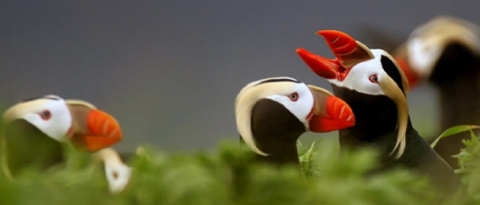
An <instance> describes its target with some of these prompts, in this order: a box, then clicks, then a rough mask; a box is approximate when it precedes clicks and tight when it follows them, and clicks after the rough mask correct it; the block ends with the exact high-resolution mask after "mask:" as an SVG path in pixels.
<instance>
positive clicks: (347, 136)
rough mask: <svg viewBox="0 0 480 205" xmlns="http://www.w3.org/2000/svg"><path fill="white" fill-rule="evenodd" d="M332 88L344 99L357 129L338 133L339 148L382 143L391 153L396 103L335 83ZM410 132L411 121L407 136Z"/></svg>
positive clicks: (396, 118) (394, 134)
mask: <svg viewBox="0 0 480 205" xmlns="http://www.w3.org/2000/svg"><path fill="white" fill-rule="evenodd" d="M332 88H333V93H334V94H335V96H337V97H339V98H341V99H342V100H344V101H345V102H346V103H347V104H348V105H349V106H350V107H351V108H352V111H353V113H354V115H355V126H353V127H350V128H346V129H342V130H340V131H339V134H340V138H339V141H340V145H341V146H342V147H357V146H360V147H361V146H363V145H365V144H371V145H374V144H381V145H382V146H381V147H382V148H385V149H387V150H386V151H391V150H392V149H393V147H394V146H395V142H396V140H397V121H398V117H397V115H398V113H397V107H396V105H395V103H394V102H393V101H392V100H391V99H390V98H388V97H387V96H384V95H367V94H363V93H360V92H357V91H355V90H350V89H348V88H342V87H338V86H336V85H333V84H332ZM411 129H412V126H411V124H410V119H409V122H408V125H407V133H408V132H409V131H410V130H411ZM385 144H388V145H387V146H385Z"/></svg>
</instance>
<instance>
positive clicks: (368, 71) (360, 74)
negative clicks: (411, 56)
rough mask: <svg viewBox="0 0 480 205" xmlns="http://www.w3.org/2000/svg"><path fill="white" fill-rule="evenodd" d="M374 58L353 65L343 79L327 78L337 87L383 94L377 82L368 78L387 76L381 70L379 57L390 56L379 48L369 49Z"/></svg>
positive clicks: (371, 93)
mask: <svg viewBox="0 0 480 205" xmlns="http://www.w3.org/2000/svg"><path fill="white" fill-rule="evenodd" d="M371 51H372V53H373V55H374V58H373V59H371V60H368V61H364V62H361V63H359V64H357V65H355V66H353V67H352V68H351V70H350V72H349V73H348V74H347V76H346V77H345V79H343V81H339V80H337V79H328V81H329V82H330V83H332V84H334V85H337V86H339V87H344V88H348V89H350V90H355V91H357V92H360V93H365V94H369V95H385V93H384V92H383V91H382V88H381V87H380V85H379V84H378V83H374V82H372V81H371V80H370V78H371V77H372V76H374V75H376V77H377V78H378V81H380V79H381V78H389V76H388V74H387V73H386V72H385V70H383V68H382V67H383V66H382V62H381V57H382V55H384V56H390V55H389V54H388V53H387V52H385V51H384V50H381V49H371Z"/></svg>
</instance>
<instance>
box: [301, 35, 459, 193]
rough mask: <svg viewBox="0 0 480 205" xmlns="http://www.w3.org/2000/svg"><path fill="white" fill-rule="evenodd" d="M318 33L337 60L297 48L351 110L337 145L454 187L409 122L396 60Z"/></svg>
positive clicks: (454, 180) (453, 177) (348, 40)
mask: <svg viewBox="0 0 480 205" xmlns="http://www.w3.org/2000/svg"><path fill="white" fill-rule="evenodd" d="M318 34H319V35H321V36H323V37H324V38H325V40H326V42H327V44H328V45H329V47H330V48H331V49H332V50H333V52H334V54H335V56H336V57H337V58H336V59H333V60H332V59H327V58H324V57H321V56H318V55H316V54H313V53H310V52H309V51H307V50H305V49H303V48H299V49H297V50H296V52H297V53H298V54H299V55H300V57H301V58H302V59H303V60H304V61H305V63H306V64H307V65H308V66H309V67H310V68H311V69H312V70H313V71H314V72H315V73H316V74H317V75H319V76H320V77H323V78H325V79H327V80H328V81H329V82H330V84H331V85H332V88H333V93H334V94H335V96H337V97H339V98H341V99H342V100H344V101H345V102H347V104H348V105H349V106H350V107H351V108H352V110H353V114H354V115H355V119H356V124H355V126H353V127H349V128H346V129H343V130H340V131H339V134H340V137H339V140H340V146H341V147H342V149H344V148H357V147H364V146H373V147H376V148H377V149H379V150H380V151H381V152H382V153H383V154H382V155H381V156H382V158H381V161H380V165H381V167H380V170H383V169H388V168H392V167H395V166H403V167H406V168H409V169H412V170H415V171H417V172H419V173H422V174H425V175H426V176H428V177H429V178H430V179H431V181H432V182H434V183H436V184H437V185H439V186H441V187H443V188H446V189H453V188H456V187H458V186H459V185H460V184H461V181H460V179H459V178H458V176H457V175H456V174H455V173H454V172H453V170H452V168H451V167H450V166H449V165H448V164H447V163H446V162H445V161H444V160H443V159H442V158H441V157H440V156H438V154H437V153H436V152H435V151H434V150H433V149H432V148H431V147H430V145H429V144H428V143H427V142H426V141H425V140H424V139H423V138H422V137H420V136H419V135H418V133H417V131H416V130H415V129H414V128H413V127H412V125H411V123H410V119H409V114H408V104H407V99H406V93H407V92H408V82H407V79H406V78H405V76H404V74H403V72H402V71H401V70H400V68H399V67H398V65H397V63H396V62H395V60H394V59H393V58H392V57H391V56H390V55H389V54H388V53H387V52H385V51H384V50H380V49H371V50H370V49H369V48H368V47H367V46H365V45H363V44H362V43H360V42H358V41H356V40H355V39H353V38H352V37H350V36H348V35H347V34H345V33H342V32H339V31H335V30H323V31H320V32H318Z"/></svg>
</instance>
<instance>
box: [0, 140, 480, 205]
mask: <svg viewBox="0 0 480 205" xmlns="http://www.w3.org/2000/svg"><path fill="white" fill-rule="evenodd" d="M333 143H335V142H328V141H326V140H325V141H315V142H313V143H312V144H311V145H308V146H304V145H302V144H301V143H299V144H298V146H297V148H298V152H299V156H300V162H301V169H299V168H298V167H288V166H287V167H282V168H278V167H270V166H268V165H264V164H259V163H255V162H253V159H254V158H253V156H254V155H253V153H252V152H251V151H250V150H249V149H248V148H247V147H246V146H242V145H239V144H238V143H237V142H223V143H221V144H220V145H219V146H218V148H217V149H215V150H211V151H196V152H193V153H189V152H185V153H167V152H162V151H159V150H157V149H155V148H153V147H146V146H143V147H139V148H138V149H137V150H136V152H135V155H134V156H133V157H132V158H131V159H130V160H129V161H128V164H129V165H130V166H131V167H132V168H133V172H132V178H131V181H130V183H129V184H128V185H127V187H126V188H125V190H124V191H123V192H121V193H119V194H115V195H113V194H110V193H109V192H108V186H107V183H106V180H105V176H104V172H103V166H102V164H101V163H98V162H92V157H93V156H92V155H91V154H88V153H84V152H78V151H75V150H74V149H72V148H71V146H69V145H67V146H66V147H65V149H66V153H67V154H66V155H67V159H68V161H67V162H66V163H65V164H62V165H60V166H57V167H53V168H52V169H49V170H48V171H46V172H43V173H37V172H34V171H26V172H24V173H23V174H21V175H20V176H19V177H18V178H17V179H16V180H14V181H12V180H10V179H7V178H5V177H4V175H3V174H2V175H0V204H100V205H101V204H118V205H124V204H125V205H126V204H195V205H202V204H209V205H210V204H222V205H224V204H225V205H229V204H232V205H237V204H238V205H240V204H280V205H281V204H300V205H301V204H355V205H357V204H358V205H363V204H365V205H366V204H476V203H478V202H480V194H478V193H480V185H479V184H480V181H479V180H480V177H479V176H480V145H479V144H480V143H479V140H478V139H477V138H476V137H475V136H473V135H472V138H471V139H470V140H467V141H465V143H466V144H467V148H466V149H464V150H462V153H460V154H459V155H458V156H457V157H458V158H459V160H460V164H461V167H462V168H461V169H460V170H458V173H459V174H461V176H462V178H463V180H464V181H465V184H466V189H467V192H466V196H462V197H451V198H447V199H445V198H441V197H440V195H438V194H437V193H435V192H433V191H432V190H431V189H430V188H429V187H430V185H429V184H428V183H427V181H426V180H424V179H422V178H419V177H418V176H415V175H413V174H412V173H410V172H408V171H406V170H401V169H398V170H392V171H389V172H383V173H380V174H371V173H370V170H372V169H374V168H376V166H377V164H376V157H377V153H376V152H375V151H374V150H369V149H365V150H358V151H351V152H349V151H342V152H339V150H338V146H336V144H333Z"/></svg>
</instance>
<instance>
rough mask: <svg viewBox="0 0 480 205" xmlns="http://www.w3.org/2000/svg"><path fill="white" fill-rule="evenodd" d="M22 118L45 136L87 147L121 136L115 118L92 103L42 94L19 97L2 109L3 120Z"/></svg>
mask: <svg viewBox="0 0 480 205" xmlns="http://www.w3.org/2000/svg"><path fill="white" fill-rule="evenodd" d="M15 120H25V121H27V122H28V123H29V124H31V125H33V126H35V127H37V128H38V129H39V130H40V131H41V132H43V133H44V134H45V135H47V136H48V137H50V138H52V139H54V140H56V141H59V142H63V141H66V140H69V139H71V140H72V142H73V143H74V144H75V145H77V146H79V147H80V148H83V149H85V150H87V151H97V150H99V149H102V148H105V147H109V146H111V145H113V144H115V143H116V142H118V141H120V140H121V139H122V132H121V130H120V125H119V124H118V122H117V121H116V120H115V118H113V117H112V116H110V115H109V114H107V113H105V112H103V111H100V110H98V109H96V108H95V106H93V105H92V104H90V103H88V102H85V101H80V100H64V99H62V98H61V97H58V96H55V95H46V96H43V97H39V98H32V99H28V100H25V101H22V102H20V103H18V104H16V105H14V106H12V107H10V108H9V109H8V110H6V111H5V113H4V114H3V121H4V123H5V124H6V125H7V126H8V123H10V122H12V121H15Z"/></svg>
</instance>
